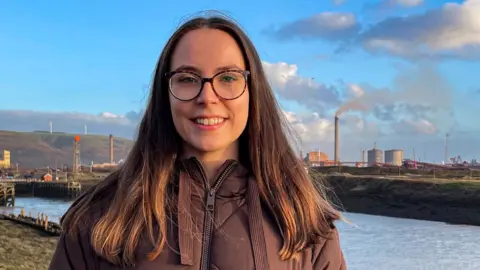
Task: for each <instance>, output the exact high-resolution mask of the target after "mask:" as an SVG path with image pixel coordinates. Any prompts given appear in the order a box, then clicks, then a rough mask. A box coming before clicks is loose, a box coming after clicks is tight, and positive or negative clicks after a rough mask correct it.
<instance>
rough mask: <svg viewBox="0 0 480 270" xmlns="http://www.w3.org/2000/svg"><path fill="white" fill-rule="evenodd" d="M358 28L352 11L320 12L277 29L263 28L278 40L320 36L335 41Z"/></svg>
mask: <svg viewBox="0 0 480 270" xmlns="http://www.w3.org/2000/svg"><path fill="white" fill-rule="evenodd" d="M359 30H360V28H359V24H358V21H357V17H356V16H355V15H354V14H353V13H349V12H322V13H318V14H315V15H313V16H310V17H308V18H303V19H299V20H296V21H293V22H290V23H287V24H285V25H283V26H281V27H280V28H278V29H269V30H265V31H264V33H265V34H267V35H270V36H273V37H274V38H276V39H278V40H288V39H292V38H301V39H312V38H322V39H325V40H328V41H332V42H335V41H343V40H345V39H348V38H351V37H353V36H355V35H356V34H357V33H358V32H359Z"/></svg>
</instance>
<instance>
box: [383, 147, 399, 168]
mask: <svg viewBox="0 0 480 270" xmlns="http://www.w3.org/2000/svg"><path fill="white" fill-rule="evenodd" d="M402 163H403V150H401V149H392V150H387V151H385V164H389V165H394V166H402Z"/></svg>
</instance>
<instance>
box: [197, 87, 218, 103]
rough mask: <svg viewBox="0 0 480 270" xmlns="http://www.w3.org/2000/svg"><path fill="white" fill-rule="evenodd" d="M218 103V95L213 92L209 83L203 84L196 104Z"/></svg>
mask: <svg viewBox="0 0 480 270" xmlns="http://www.w3.org/2000/svg"><path fill="white" fill-rule="evenodd" d="M218 101H219V98H218V95H217V94H216V93H215V91H214V90H213V86H212V83H211V82H205V83H204V84H203V88H202V90H201V92H200V95H199V96H198V98H197V102H198V103H204V104H207V103H217V102H218Z"/></svg>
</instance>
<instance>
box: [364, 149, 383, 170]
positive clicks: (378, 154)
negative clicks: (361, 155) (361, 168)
mask: <svg viewBox="0 0 480 270" xmlns="http://www.w3.org/2000/svg"><path fill="white" fill-rule="evenodd" d="M367 163H368V166H369V167H371V166H375V165H380V164H382V163H383V152H382V150H380V149H376V148H375V147H374V148H373V149H371V150H368V153H367Z"/></svg>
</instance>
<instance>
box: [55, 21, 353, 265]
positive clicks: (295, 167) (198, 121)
mask: <svg viewBox="0 0 480 270" xmlns="http://www.w3.org/2000/svg"><path fill="white" fill-rule="evenodd" d="M283 128H284V118H283V116H282V113H281V111H280V109H279V106H278V104H277V103H276V101H275V97H274V94H273V92H272V90H271V88H270V86H269V85H268V82H267V79H266V77H265V73H264V71H263V69H262V63H261V61H260V59H259V56H258V54H257V52H256V50H255V48H254V46H253V44H252V42H251V41H250V40H249V39H248V37H247V36H246V35H245V33H244V32H242V30H240V28H239V27H238V26H237V25H235V24H234V23H233V22H231V21H229V20H227V19H224V18H220V17H210V18H196V19H192V20H190V21H188V22H186V23H185V24H184V25H182V26H181V27H180V28H179V29H178V30H177V31H176V32H175V33H174V34H173V36H172V37H171V38H170V40H169V41H168V43H167V44H166V46H165V48H164V50H163V52H162V54H161V56H160V59H159V61H158V64H157V67H156V71H155V76H154V81H153V86H152V91H151V95H150V98H149V102H148V106H147V109H146V111H145V115H144V116H143V119H142V121H141V123H140V126H139V130H138V138H137V140H136V142H135V144H134V146H133V148H132V150H131V152H130V155H129V157H128V158H127V160H126V162H125V163H124V164H123V165H121V166H120V167H119V169H118V170H117V171H116V172H114V173H113V174H111V175H110V176H108V177H107V178H106V179H105V180H104V181H103V182H102V183H100V184H99V185H98V186H96V187H95V188H93V189H92V190H90V191H89V192H87V193H86V194H85V195H83V196H82V197H81V198H79V199H77V201H76V202H75V203H74V204H73V205H72V206H71V208H70V209H69V211H68V212H67V213H66V215H65V216H64V217H63V220H62V225H63V228H64V233H63V235H62V236H61V238H60V240H59V243H58V246H57V249H56V251H55V254H54V256H53V259H52V262H51V265H50V269H54V270H68V269H102V270H103V269H105V270H108V269H120V268H122V269H142V270H149V269H152V270H153V269H162V270H168V269H202V270H206V269H212V270H213V269H221V270H226V269H229V270H235V269H272V270H281V269H285V270H286V269H332V270H333V269H334V270H339V269H346V265H345V262H344V259H343V255H342V251H341V249H340V245H339V238H338V233H337V230H336V229H335V227H334V225H333V222H334V221H335V220H337V219H339V217H340V215H339V213H338V212H337V211H336V210H335V209H334V208H333V207H332V206H331V205H330V204H329V203H328V202H327V201H326V200H325V199H324V198H322V196H321V194H322V193H321V192H320V190H317V189H316V185H314V183H313V181H311V179H310V178H309V176H308V174H307V173H306V172H305V169H304V167H303V164H302V162H301V161H300V160H299V159H298V157H297V156H296V154H295V153H294V151H293V150H292V148H291V147H290V146H289V141H288V139H287V136H286V135H285V133H284V130H283Z"/></svg>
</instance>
